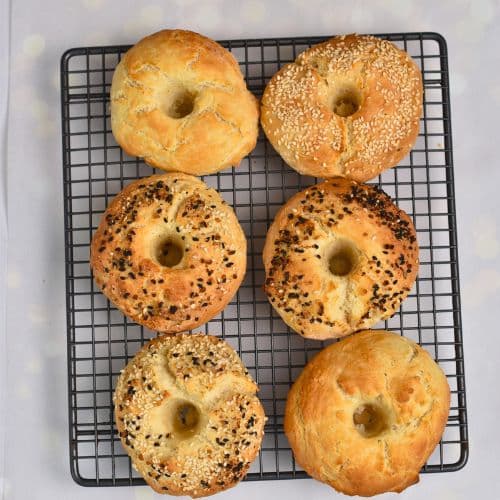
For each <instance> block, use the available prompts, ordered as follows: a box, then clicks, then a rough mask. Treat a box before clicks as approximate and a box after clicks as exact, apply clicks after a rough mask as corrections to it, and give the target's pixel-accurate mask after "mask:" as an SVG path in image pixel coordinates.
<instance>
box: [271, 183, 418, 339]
mask: <svg viewBox="0 0 500 500" xmlns="http://www.w3.org/2000/svg"><path fill="white" fill-rule="evenodd" d="M263 258H264V267H265V271H266V280H265V291H266V293H267V295H268V297H269V300H270V301H271V304H272V305H273V307H274V309H276V311H277V312H278V313H279V314H280V316H281V317H282V319H283V320H284V321H285V323H287V324H288V325H289V326H290V327H291V328H292V329H293V330H295V331H296V332H298V333H300V334H301V335H303V336H304V337H308V338H315V339H326V338H333V337H342V336H344V335H348V334H350V333H352V332H355V331H356V330H360V329H363V328H370V327H371V326H373V325H374V324H375V323H377V322H378V321H380V320H383V319H387V318H389V317H390V316H392V315H393V314H394V313H395V312H396V311H397V309H398V308H399V305H400V304H401V302H402V301H403V300H404V299H405V297H406V296H407V295H408V293H409V292H410V289H411V287H412V286H413V283H414V282H415V279H416V276H417V270H418V244H417V238H416V232H415V228H414V226H413V223H412V221H411V219H410V217H409V216H408V215H407V214H406V213H405V212H404V211H403V210H401V209H399V208H398V207H397V206H396V205H395V204H394V203H393V202H392V200H391V199H390V198H389V196H387V195H386V194H385V193H384V192H383V191H381V190H380V189H378V188H377V187H375V186H372V185H367V184H358V183H357V182H354V181H351V180H349V179H346V178H343V177H338V178H335V179H330V180H328V181H324V182H322V183H320V184H317V185H315V186H312V187H309V188H307V189H305V190H304V191H302V192H300V193H297V194H296V195H295V196H293V197H292V198H291V199H290V200H288V202H287V203H286V204H285V205H284V206H283V207H282V208H281V209H280V211H279V212H278V214H277V215H276V217H275V219H274V221H273V223H272V225H271V227H270V228H269V231H268V233H267V237H266V242H265V245H264V254H263Z"/></svg>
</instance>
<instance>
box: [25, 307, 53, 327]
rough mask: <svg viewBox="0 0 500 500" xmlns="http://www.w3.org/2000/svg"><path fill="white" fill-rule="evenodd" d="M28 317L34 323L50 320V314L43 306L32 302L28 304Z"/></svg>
mask: <svg viewBox="0 0 500 500" xmlns="http://www.w3.org/2000/svg"><path fill="white" fill-rule="evenodd" d="M28 319H29V320H30V321H31V323H32V324H34V325H43V324H45V323H47V322H48V321H49V315H48V312H47V310H46V309H45V308H44V307H43V306H41V305H39V304H30V305H29V306H28Z"/></svg>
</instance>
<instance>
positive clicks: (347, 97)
mask: <svg viewBox="0 0 500 500" xmlns="http://www.w3.org/2000/svg"><path fill="white" fill-rule="evenodd" d="M360 106H361V95H360V94H359V92H358V91H357V90H355V89H354V88H345V89H342V90H341V91H340V92H338V93H337V95H336V96H335V98H334V99H333V112H334V113H335V114H336V115H337V116H341V117H343V118H346V117H347V116H351V115H353V114H354V113H356V111H358V109H359V108H360Z"/></svg>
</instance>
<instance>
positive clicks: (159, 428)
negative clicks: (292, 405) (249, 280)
mask: <svg viewBox="0 0 500 500" xmlns="http://www.w3.org/2000/svg"><path fill="white" fill-rule="evenodd" d="M257 389H258V388H257V385H256V384H255V382H254V381H253V380H252V379H251V377H250V376H249V375H248V372H247V370H246V369H245V367H244V366H243V364H242V362H241V360H240V358H239V357H238V355H237V354H236V352H235V351H234V350H233V349H232V348H231V347H230V346H229V345H228V344H227V343H226V342H224V341H223V340H221V339H218V338H216V337H212V336H209V335H197V334H180V335H176V336H169V335H163V336H160V337H158V338H156V339H154V340H152V341H150V342H149V343H147V344H146V345H145V346H144V347H143V348H142V349H141V350H140V351H139V352H138V353H137V354H136V355H135V357H134V358H133V359H132V360H131V361H130V362H129V363H128V364H127V366H126V368H125V369H124V370H123V371H122V373H121V375H120V377H119V378H118V382H117V384H116V390H115V393H114V404H115V420H116V425H117V428H118V432H119V434H120V438H121V441H122V444H123V447H124V448H125V450H126V451H127V453H128V454H129V455H130V458H131V459H132V463H133V465H134V467H135V468H136V469H137V471H138V472H139V473H140V474H141V475H142V476H143V477H144V479H145V481H146V482H147V483H148V484H149V486H151V487H152V488H153V489H154V490H155V491H156V492H158V493H167V494H170V495H190V496H191V497H201V496H207V495H212V494H214V493H217V492H218V491H221V490H225V489H227V488H230V487H232V486H234V485H235V484H236V483H237V482H238V481H240V479H242V478H243V477H244V476H245V474H246V472H247V470H248V468H249V466H250V463H251V462H252V461H253V460H254V458H255V457H256V455H257V453H258V452H259V449H260V444H261V441H262V437H263V434H264V423H265V415H264V410H263V408H262V405H261V403H260V401H259V399H258V398H257V396H256V392H257Z"/></svg>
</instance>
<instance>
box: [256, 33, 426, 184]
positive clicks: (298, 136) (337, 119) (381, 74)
mask: <svg viewBox="0 0 500 500" xmlns="http://www.w3.org/2000/svg"><path fill="white" fill-rule="evenodd" d="M422 94H423V88H422V76H421V73H420V70H419V69H418V67H417V66H416V64H415V63H414V62H413V61H412V59H411V57H410V56H409V55H408V54H407V53H406V52H404V51H402V50H400V49H398V48H397V47H396V46H395V45H394V44H392V43H391V42H388V41H387V40H381V39H379V38H375V37H373V36H358V35H348V36H340V37H336V38H332V39H331V40H328V41H326V42H324V43H321V44H319V45H315V46H313V47H311V48H310V49H309V50H306V51H305V52H303V53H302V54H300V55H299V56H298V57H297V59H296V60H295V61H294V62H293V63H291V64H286V65H285V66H283V68H281V70H280V71H278V73H276V74H275V75H274V76H273V78H272V79H271V81H270V82H269V84H268V86H267V87H266V90H265V92H264V95H263V97H262V106H261V123H262V127H263V129H264V131H265V133H266V135H267V137H268V139H269V140H270V142H271V143H272V145H273V146H274V148H275V149H276V150H277V151H278V152H279V154H280V155H281V156H282V157H283V159H284V160H285V161H286V162H287V163H288V164H289V165H290V166H291V167H292V168H294V169H295V170H297V171H298V172H300V173H302V174H306V175H313V176H315V177H321V178H328V177H334V176H339V175H341V176H345V177H349V178H351V179H354V180H357V181H361V182H363V181H366V180H369V179H372V178H374V177H376V176H377V175H378V174H379V173H380V172H382V171H383V170H385V169H387V168H390V167H393V166H394V165H396V164H397V163H398V162H399V161H400V160H401V159H402V158H403V157H404V156H405V155H406V154H407V153H408V152H409V151H410V149H411V148H412V146H413V144H414V143H415V141H416V139H417V135H418V131H419V120H420V116H421V114H422Z"/></svg>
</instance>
